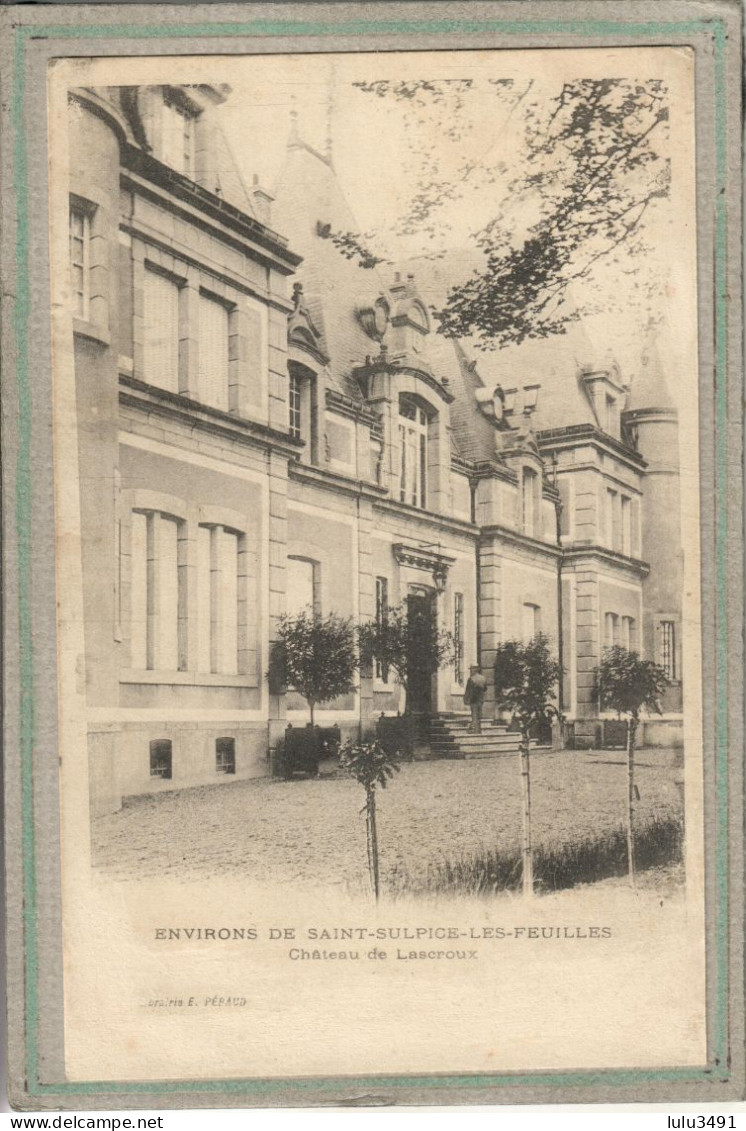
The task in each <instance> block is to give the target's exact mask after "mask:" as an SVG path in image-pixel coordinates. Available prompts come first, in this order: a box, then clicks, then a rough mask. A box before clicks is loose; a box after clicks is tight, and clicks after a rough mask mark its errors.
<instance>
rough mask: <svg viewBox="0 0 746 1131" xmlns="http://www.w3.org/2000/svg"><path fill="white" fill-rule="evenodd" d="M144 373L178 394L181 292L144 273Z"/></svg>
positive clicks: (156, 383) (152, 382) (151, 380)
mask: <svg viewBox="0 0 746 1131" xmlns="http://www.w3.org/2000/svg"><path fill="white" fill-rule="evenodd" d="M143 314H144V323H145V332H144V341H143V369H144V374H145V380H146V381H147V382H148V383H149V384H150V385H157V386H158V387H159V388H160V389H168V391H169V392H171V393H178V391H179V288H178V286H177V285H176V283H172V282H171V281H170V279H166V278H164V277H163V275H158V274H156V273H155V271H148V270H146V271H145V283H144V295H143Z"/></svg>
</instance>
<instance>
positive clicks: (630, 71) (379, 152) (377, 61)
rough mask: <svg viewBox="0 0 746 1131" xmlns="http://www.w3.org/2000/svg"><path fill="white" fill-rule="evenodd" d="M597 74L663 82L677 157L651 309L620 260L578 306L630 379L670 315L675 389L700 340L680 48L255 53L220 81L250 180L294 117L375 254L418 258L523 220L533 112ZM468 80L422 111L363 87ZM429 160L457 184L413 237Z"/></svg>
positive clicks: (470, 243)
mask: <svg viewBox="0 0 746 1131" xmlns="http://www.w3.org/2000/svg"><path fill="white" fill-rule="evenodd" d="M600 76H606V77H616V78H626V79H640V80H648V79H650V78H662V79H663V81H664V82H665V83H666V85H667V87H668V89H669V91H670V94H669V98H670V101H671V110H672V121H671V126H670V131H669V130H665V131H664V130H663V129H660V128H659V130H658V131H657V134H659V136H657V137H656V146H657V147H660V149H661V152H662V155H663V156H665V157H667V158H669V159H670V160H671V162H672V172H673V182H672V192H671V197H670V199H668V200H665V199H664V200H660V201H657V202H655V204H654V205H653V206H652V207H651V208H650V210H649V212H648V215H647V236H646V243H647V244H648V245H649V247H650V251H649V252H648V253H647V254H645V255H644V256H642V257H640V258H639V259H638V260H637V261H636V265H637V268H638V270H639V271H640V272H641V273H642V274H643V275H644V276H645V278H646V279H647V280H648V282H649V283H651V284H652V295H653V297H652V299H651V300H650V308H649V309H647V308H643V307H642V306H641V305H639V304H637V305H635V304H634V303H632V302H631V290H630V288H631V279H630V278H629V277H628V276H627V275H625V274H624V272H623V270H622V268H623V267H624V266H629V263H628V262H627V263H625V261H624V258H623V260H622V263H621V264H617V265H614V264H612V263H608V264H604V265H603V266H602V267H600V268H599V270H598V271H596V272H595V273H594V276H593V278H592V279H591V280H589V281H588V282H587V283H585V284H580V285H579V286H578V288H577V293H576V296H575V297H576V299H577V301H578V302H582V301H584V300H585V299H586V298H587V297H588V296H589V295H592V297H593V300H594V302H595V304H596V306H597V307H598V308H599V313H598V314H597V315H595V316H594V317H592V318H588V319H585V320H584V325H583V328H582V333H583V336H584V338H585V339H586V340H590V341H591V343H592V352H593V353H594V355H595V359H596V360H597V361H603V360H604V358H607V357H610V356H614V357H616V359H617V360H618V361H619V363H620V365H621V366H622V368H623V369H624V370H625V372H626V373H627V374H628V375H631V376H633V375H634V371H635V370H636V369H637V368H638V366H639V364H640V351H641V346H642V345H643V343H644V340H645V325H646V322H647V319H648V314H652V315H653V316H654V317H655V318H656V319H658V320H659V321H660V322H661V325H660V327H659V329H658V330H657V331H656V333H657V339H658V340H657V345H658V349H659V352H660V354H661V356H662V358H663V359H664V363H665V365H666V368H667V370H668V379H669V384H670V385H671V391H672V393H674V394H676V393H677V392H678V391H679V389H680V386H681V381H680V376H681V373H682V369H683V368H685V367H691V365H692V364H693V363H694V360H695V359H694V357H693V356H692V354H693V351H692V348H691V346H692V342H691V335H690V334H685V335H684V338H685V339H686V341H684V340H683V339H682V329H683V328H687V329H690V328H691V324H692V323H691V319H692V311H693V307H692V302H693V291H694V287H693V274H692V271H693V257H692V255H691V254H690V253H691V242H690V241H688V237H687V228H688V226H689V224H691V221H692V216H691V211H692V207H693V196H692V195H691V189H692V184H691V180H692V176H691V165H692V152H691V148H690V145H689V131H690V130H691V107H690V81H691V68H690V66H689V61H688V60H687V59H686V57H685V54H684V53H682V52H680V51H675V50H672V49H642V50H641V49H626V50H625V49H616V50H606V49H599V50H597V51H595V50H584V51H577V50H561V51H560V50H552V51H501V52H484V51H473V52H438V53H435V52H431V53H413V52H407V53H396V54H395V53H381V54H378V55H370V54H358V55H354V54H345V55H298V56H278V57H272V56H262V57H253V58H246V59H244V60H241V61H238V60H231V61H229V65H228V66H227V67H226V69H225V71H224V74H223V77H224V81H229V82H230V84H231V86H232V88H233V93H232V95H231V97H230V99H229V100H228V102H227V103H226V104H225V106H224V107H222V108H221V110H220V116H221V119H222V121H223V125H224V128H225V130H226V132H227V134H228V136H229V138H230V142H231V146H232V148H233V150H234V152H235V154H236V157H237V159H238V161H239V164H240V167H241V169H242V172H243V174H244V176H245V178H246V179H247V181H249V182H250V181H251V177H252V175H254V174H257V175H258V176H259V178H260V180H261V181H262V182H263V183H264V184H265V186H266V187H268V188H270V189H271V188H272V185H273V184H274V181H275V179H276V176H277V173H278V171H279V168H280V166H281V163H282V160H283V157H284V153H285V150H286V146H287V139H288V135H289V131H290V126H291V115H293V114H294V115H296V116H297V122H298V129H299V132H300V135H301V137H302V138H303V139H304V140H305V141H307V142H308V143H309V144H310V145H312V146H314V147H315V148H317V149H319V150H320V151H322V152H326V148H327V144H328V143H329V142H331V147H332V155H333V161H334V167H335V171H336V173H337V176H338V179H339V182H340V184H341V186H342V188H343V190H344V193H345V195H346V197H347V200H348V202H349V204H350V206H351V208H352V211H353V213H354V215H355V218H356V220H357V223H358V226H359V231H360V232H361V233H365V234H366V236H367V237H368V238H367V240H366V243H367V244H368V245H369V246H370V247H371V250H372V251H373V252H374V253H376V254H383V255H384V256H386V257H387V258H392V259H394V260H398V259H410V258H412V257H415V256H418V255H422V254H433V253H438V252H442V251H447V250H448V249H452V248H469V247H474V238H475V234H476V233H477V232H478V231H479V230H480V229H481V228H482V227H483V226H484V224H485V223H486V222H487V221H489V220H490V219H491V218H492V217H494V216H495V215H496V214H497V213H498V212H500V211H501V210H507V211H508V214H509V215H512V218H513V219H515V220H517V222H519V223H520V217H517V216H516V215H515V212H514V211H513V212H512V213H511V207H512V202H511V197H510V194H509V193H508V184H509V182H510V180H511V178H512V176H513V175H514V173H515V169H516V167H517V163H518V160H519V158H520V154H521V151H522V145H523V141H522V139H523V131H524V117H523V115H524V112H525V108H526V106H527V105H528V104H529V103H530V102H531V101H535V100H538V101H539V102H542V101H545V102H548V101H549V100H550V99H551V98H552V97H554V96H556V94H557V93H558V92H559V90H560V89H561V86H562V82H563V81H565V80H567V79H571V78H579V77H583V78H595V77H600ZM467 78H468V79H469V80H470V88H469V90H468V92H466V93H465V94H464V96H463V98H462V104H461V107H460V109H459V110H457V111H456V110H454V107H453V101H452V99H450V100H449V101H448V102H446V103H441V104H438V103H431V104H428V105H427V106H425V107H424V108H420V107H419V106H418V105H417V104H416V103H415V104H414V105H413V104H411V103H402V102H401V101H399V100H396V99H393V98H391V97H386V98H379V97H377V96H376V95H374V94H371V93H367V92H364V91H362V90H360V89H359V88H358V87H356V85H355V84H356V83H358V82H360V81H366V82H371V81H375V80H379V79H392V80H394V81H397V80H406V79H428V80H441V81H442V80H444V79H449V80H459V79H467ZM453 85H454V84H453V82H452V83H451V86H453ZM521 96H523V98H522V99H521ZM423 161H430V162H432V165H431V171H432V172H433V176H435V177H439V178H441V179H442V180H443V182H444V184H446V185H447V186H448V194H449V198H444V200H443V203H442V205H441V206H440V207H439V208H438V209H437V210H436V211H435V212H434V213H432V215H431V217H430V219H429V222H428V224H427V225H424V226H422V225H420V226H419V227H418V229H417V230H416V231H414V232H412V233H410V234H403V233H402V232H401V231H400V230H399V229H400V228H401V219H402V216H403V215H404V213H405V212H406V210H407V209H408V208H409V206H410V204H411V201H412V198H413V196H414V195H415V194H416V192H417V191H418V183H419V178H420V177H421V175H422V170H423ZM522 207H523V208H524V211H525V207H526V206H525V205H524V206H522ZM528 222H530V211H529V213H527V215H526V218H525V223H528ZM690 230H692V231H693V228H691V229H690ZM584 288H586V289H584Z"/></svg>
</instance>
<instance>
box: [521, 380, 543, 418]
mask: <svg viewBox="0 0 746 1131" xmlns="http://www.w3.org/2000/svg"><path fill="white" fill-rule="evenodd" d="M540 388H541V386H540V385H526V386H525V387H524V390H523V411H524V412H533V411H534V409H535V408H536V401H537V398H538V396H539V389H540Z"/></svg>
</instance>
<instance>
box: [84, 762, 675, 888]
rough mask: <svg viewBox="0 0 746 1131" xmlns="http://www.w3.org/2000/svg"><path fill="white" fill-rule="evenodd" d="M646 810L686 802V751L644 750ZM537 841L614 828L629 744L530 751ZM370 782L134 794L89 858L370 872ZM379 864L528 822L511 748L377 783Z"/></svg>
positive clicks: (303, 880) (137, 869) (258, 876)
mask: <svg viewBox="0 0 746 1131" xmlns="http://www.w3.org/2000/svg"><path fill="white" fill-rule="evenodd" d="M636 760H637V771H636V782H637V786H638V788H639V792H640V801H639V805H638V814H639V819H640V821H641V822H643V821H644V820H645V818H646V817H647V816H652V815H653V814H666V815H680V814H681V813H682V811H683V797H682V793H683V786H682V779H683V767H682V752H681V751H674V750H669V749H644V750H640V751H638V753H637V759H636ZM531 769H532V773H531V784H532V803H533V830H534V843H535V844H536V845H545V846H548V845H552V844H556V843H557V842H559V841H563V840H567V839H571V838H580V837H582V836H584V835H586V834H589V833H601V832H604V831H608V830H612V829H614V828H618V827H620V826H621V825H622V824H623V822H624V814H625V804H626V789H627V777H626V764H625V758H624V753H623V752H622V751H615V750H603V751H562V752H558V753H542V754H536V755H534V756H533V757H532V767H531ZM363 801H364V792H363V790H362V788H361V787H360V786H359V785H357V783H356V782H354V781H351V780H349V779H346V778H340V777H329V778H321V779H316V780H300V781H292V782H284V781H271V780H268V779H258V780H254V781H236V782H232V783H227V784H225V785H214V786H213V785H210V786H203V787H197V788H192V789H184V790H181V791H177V790H174V791H173V792H170V793H163V794H160V795H158V796H155V797H146V798H141V799H137V800H134V801H131V802H129V803H128V804H126V805H125V807H124V808H123V809H122V810H121V811H120V812H119V813H115V814H112V815H109V816H105V817H100V818H98V819H97V820H95V821H94V822H93V829H92V849H93V864H94V867H95V868H96V869H98V870H99V872H100V873H102V874H106V875H107V876H110V877H112V878H118V879H128V880H131V879H136V878H138V877H141V878H144V877H161V878H163V877H164V876H171V877H173V878H179V879H181V880H204V879H206V878H209V877H217V876H228V875H233V876H239V875H240V876H247V877H251V878H253V879H254V880H256V881H258V882H267V881H270V882H272V883H292V884H311V885H314V886H315V885H319V884H323V885H324V886H327V885H329V884H335V885H336V884H339V885H342V886H344V887H348V888H350V889H353V890H354V889H357V888H359V887H360V885H361V884H362V883H364V877H365V874H366V871H365V870H366V854H365V820H364V817H363V815H362V814H361V808H362V805H363ZM378 826H379V828H378V831H379V843H380V854H381V873H382V876H384V877H385V876H387V875H389V874H390V873H391V872H392V870H394V869H396V868H404V869H406V870H407V871H408V872H409V873H410V874H415V873H418V872H421V871H424V869H425V868H426V867H427V865H428V864H429V863H432V862H435V861H436V860H438V859H439V858H442V857H444V856H448V857H455V856H460V855H463V854H467V853H471V852H474V851H476V850H479V849H480V848H484V847H490V848H497V847H500V848H503V847H504V848H508V847H512V846H514V845H517V844H518V843H519V840H520V831H521V807H520V776H519V766H518V757H517V756H507V757H501V758H494V759H484V760H479V761H477V760H475V761H465V762H451V761H437V762H413V763H407V764H404V765H403V766H402V768H401V772H400V773H399V774H397V775H396V777H395V778H394V780H393V782H392V783H391V784H390V786H389V787H388V788H387V789H386V790H383V791H379V795H378Z"/></svg>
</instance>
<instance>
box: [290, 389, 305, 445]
mask: <svg viewBox="0 0 746 1131" xmlns="http://www.w3.org/2000/svg"><path fill="white" fill-rule="evenodd" d="M300 386H301V382H300V378H299V377H298V376H297V374H295V373H291V374H290V387H289V391H288V396H289V403H288V408H289V413H290V418H289V427H290V435H291V436H294V437H295V438H296V440H300V439H301V438H302V433H303V416H302V411H301V404H302V401H301V396H302V394H301V387H300Z"/></svg>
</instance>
